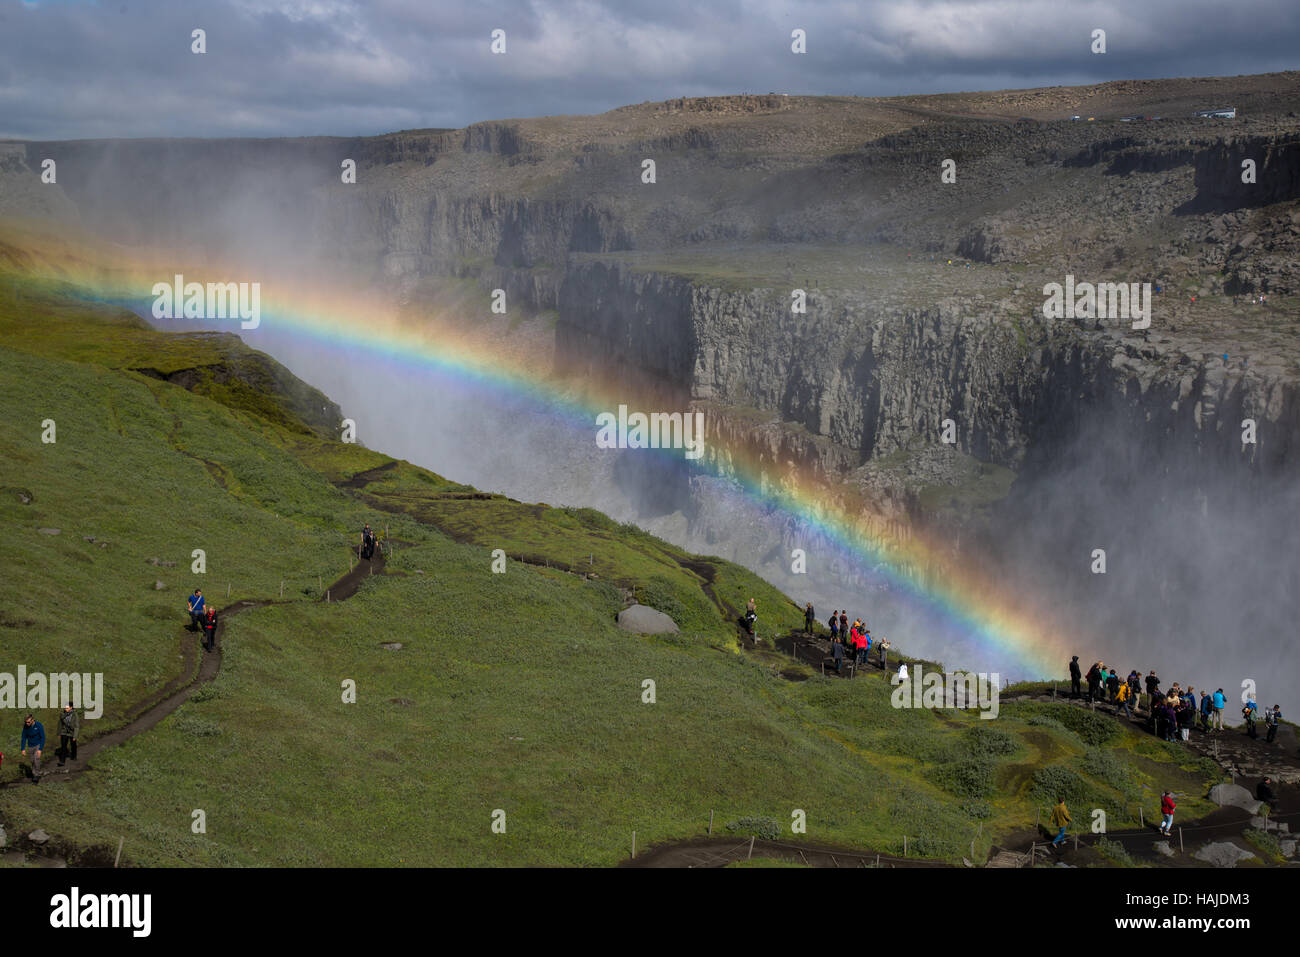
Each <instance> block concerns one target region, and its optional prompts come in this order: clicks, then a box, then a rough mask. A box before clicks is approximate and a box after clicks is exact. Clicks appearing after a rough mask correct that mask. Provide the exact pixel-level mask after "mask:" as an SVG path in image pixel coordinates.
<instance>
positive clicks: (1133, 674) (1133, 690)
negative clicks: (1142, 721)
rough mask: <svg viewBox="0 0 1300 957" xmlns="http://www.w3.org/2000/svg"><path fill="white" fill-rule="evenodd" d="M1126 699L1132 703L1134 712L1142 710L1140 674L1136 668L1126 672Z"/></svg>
mask: <svg viewBox="0 0 1300 957" xmlns="http://www.w3.org/2000/svg"><path fill="white" fill-rule="evenodd" d="M1128 690H1129V696H1128V700H1129V702H1130V703H1132V705H1133V711H1134V712H1135V713H1136V712H1138V711H1140V710H1142V676H1141V675H1140V674H1138V673H1137V669H1134V670H1133V671H1130V672H1129V673H1128Z"/></svg>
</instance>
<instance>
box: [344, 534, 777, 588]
mask: <svg viewBox="0 0 1300 957" xmlns="http://www.w3.org/2000/svg"><path fill="white" fill-rule="evenodd" d="M374 553H375V533H374V532H372V531H371V530H370V523H369V522H366V527H365V528H363V529H362V530H361V557H362V558H364V559H365V560H366V561H370V556H371V555H373V554H374ZM751 600H752V599H751Z"/></svg>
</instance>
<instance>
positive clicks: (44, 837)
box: [27, 827, 50, 844]
mask: <svg viewBox="0 0 1300 957" xmlns="http://www.w3.org/2000/svg"><path fill="white" fill-rule="evenodd" d="M49 839H50V836H49V835H48V834H46V833H45V832H44V831H42V830H41V829H40V828H39V827H38V828H37V829H36V830H34V831H32V833H30V834H28V835H27V840H29V841H31V842H32V843H33V844H45V843H46V842H48V841H49Z"/></svg>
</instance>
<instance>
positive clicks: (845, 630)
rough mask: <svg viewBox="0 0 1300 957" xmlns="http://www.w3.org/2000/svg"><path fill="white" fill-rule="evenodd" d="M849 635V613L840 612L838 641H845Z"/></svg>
mask: <svg viewBox="0 0 1300 957" xmlns="http://www.w3.org/2000/svg"><path fill="white" fill-rule="evenodd" d="M848 637H849V613H848V612H847V611H842V612H840V641H847V640H848Z"/></svg>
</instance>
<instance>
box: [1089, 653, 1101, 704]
mask: <svg viewBox="0 0 1300 957" xmlns="http://www.w3.org/2000/svg"><path fill="white" fill-rule="evenodd" d="M1100 695H1101V662H1100V661H1096V662H1093V665H1092V667H1091V668H1089V669H1088V700H1089V701H1096V700H1097V698H1098V697H1100Z"/></svg>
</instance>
